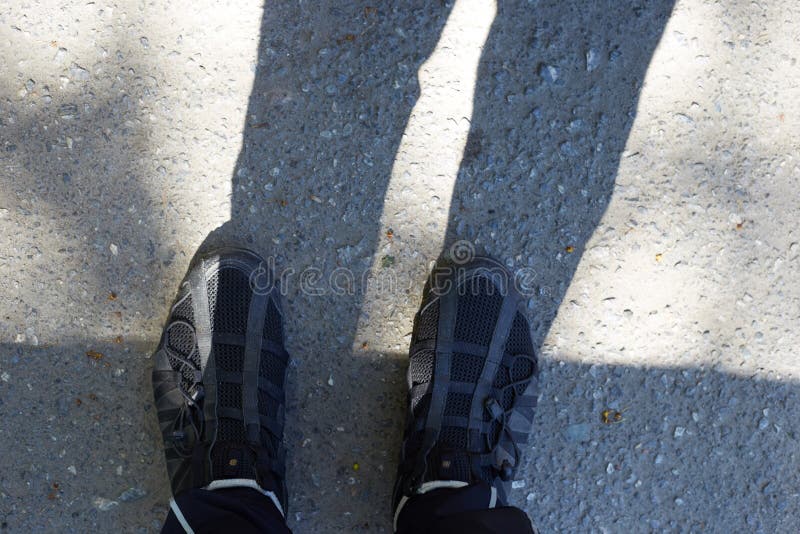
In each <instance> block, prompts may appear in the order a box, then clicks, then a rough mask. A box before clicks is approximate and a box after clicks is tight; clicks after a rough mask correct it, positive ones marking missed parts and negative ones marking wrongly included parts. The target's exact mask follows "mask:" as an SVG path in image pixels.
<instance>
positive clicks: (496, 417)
mask: <svg viewBox="0 0 800 534" xmlns="http://www.w3.org/2000/svg"><path fill="white" fill-rule="evenodd" d="M519 358H523V359H526V360H528V361H529V362H530V363H531V369H536V360H535V359H534V358H533V357H532V356H529V355H527V354H517V355H514V357H513V358H512V360H511V365H510V366H509V368H508V370H509V371H508V372H509V374H510V373H511V370H512V369H513V368H514V364H515V363H516V362H517V360H518V359H519ZM532 373H533V371H532V372H531V374H530V375H528V376H526V377H524V378H520V379H518V380H515V381H512V382H510V383H508V384H506V385H505V386H503V387H502V388H500V392H501V395H500V396H501V398H502V397H504V396H505V392H506V390H508V389H509V388H511V392H512V395H513V397H512V399H511V405H510V406H509V408H508V410H503V407H502V406H501V405H500V403H499V402H498V401H497V399H495V398H494V397H487V398H486V400H485V401H484V404H483V405H484V407H485V408H486V410H487V411H488V412H489V415H490V417H491V419H490V421H497V422H498V423H499V424H500V431H499V432H498V433H497V440H496V441H495V442H494V443H492V437H491V436H490V435H489V433H487V434H486V435H485V443H486V448H487V449H488V451H489V452H488V454H490V455H493V456H494V455H495V451H496V450H497V448H498V447H499V446H500V442H501V441H503V439H502V438H503V435H504V434H505V436H506V437H507V438H508V441H509V442H511V445H512V446H513V447H514V463H513V464H511V463H510V462H509V461H508V460H507V459H504V460H503V461H502V462H501V463H498V462H497V458H496V456H495V464H494V465H493V466H492V467H493V468H494V469H495V470H496V471H497V473H498V475H499V476H500V478H501V479H502V480H504V481H508V480H511V477H512V476H514V468H516V466H517V464H518V463H519V460H520V458H521V453H520V450H519V447H518V446H517V443H516V441H514V436H513V435H512V434H511V429H510V428H509V427H508V419H509V418H510V417H511V414H512V413H513V412H514V406H515V405H516V403H517V398H518V397H519V394H518V393H517V386H521V385H525V386H526V387H527V384H528V382H530V381H531V379H532V378H533V374H532Z"/></svg>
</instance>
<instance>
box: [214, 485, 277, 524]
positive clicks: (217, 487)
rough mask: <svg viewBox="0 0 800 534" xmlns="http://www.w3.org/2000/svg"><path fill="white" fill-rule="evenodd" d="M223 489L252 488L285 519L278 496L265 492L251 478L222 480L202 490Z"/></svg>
mask: <svg viewBox="0 0 800 534" xmlns="http://www.w3.org/2000/svg"><path fill="white" fill-rule="evenodd" d="M225 488H252V489H254V490H256V491H257V492H259V493H263V494H264V495H266V496H267V497H269V500H271V501H272V504H274V505H275V508H277V509H278V511H279V512H280V513H281V515H282V516H283V518H284V519H286V514H285V513H283V506H281V503H280V501H279V500H278V496H277V495H275V493H274V492H272V491H267V490H265V489H264V488H262V487H261V486H259V485H258V482H256V481H255V480H253V479H251V478H222V479H219V480H213V481H211V484H209V485H208V486H206V487H205V488H203V489H207V490H210V491H214V490H218V489H225Z"/></svg>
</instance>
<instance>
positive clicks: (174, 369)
mask: <svg viewBox="0 0 800 534" xmlns="http://www.w3.org/2000/svg"><path fill="white" fill-rule="evenodd" d="M288 360H289V355H288V354H287V353H286V350H285V349H284V346H283V327H282V318H281V310H280V304H279V299H278V291H277V288H276V286H275V283H274V280H273V278H272V273H271V271H269V269H268V267H267V265H266V263H265V262H264V260H262V259H261V258H260V257H259V256H258V255H257V254H255V253H254V252H251V251H249V250H244V249H221V250H217V251H214V252H212V253H210V254H207V255H205V256H203V257H202V258H200V259H199V260H197V261H195V262H194V264H193V265H192V266H191V267H190V268H189V273H188V274H187V275H186V278H185V279H184V281H183V282H182V283H181V286H180V290H179V291H178V296H177V298H176V299H175V304H173V306H172V309H171V311H170V314H169V318H168V319H167V325H166V327H165V328H164V333H163V334H162V336H161V342H160V343H159V346H158V350H157V351H156V353H155V355H154V369H153V391H154V395H155V401H156V408H157V410H158V420H159V424H160V426H161V431H162V434H163V438H164V445H165V453H166V457H167V470H168V472H169V478H170V482H171V485H172V492H173V494H174V495H178V494H180V493H182V492H184V491H186V490H189V489H192V488H202V487H211V488H214V487H226V486H253V487H257V488H260V489H262V490H263V491H265V492H267V494H268V495H269V492H271V493H272V495H271V496H270V497H271V498H272V499H273V501H275V499H276V498H277V500H278V502H276V504H277V505H279V507H280V508H281V512H284V511H285V510H286V501H287V494H286V484H285V482H284V480H285V450H284V448H283V425H284V402H285V399H284V389H283V385H284V379H285V376H286V365H287V362H288Z"/></svg>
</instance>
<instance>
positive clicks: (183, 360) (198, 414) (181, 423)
mask: <svg viewBox="0 0 800 534" xmlns="http://www.w3.org/2000/svg"><path fill="white" fill-rule="evenodd" d="M175 326H182V327H184V328H187V329H188V330H189V331H190V332H191V333H192V351H191V352H190V353H189V354H188V355H187V356H182V355H181V354H179V353H177V352H175V351H174V350H172V349H171V348H170V346H169V343H165V344H164V351H165V352H166V353H167V355H168V356H169V357H170V358H173V359H174V360H176V361H177V362H178V363H179V364H180V366H181V367H182V368H185V369H188V370H190V371H191V384H190V386H189V387H188V388H185V387H184V380H183V377H181V380H178V381H177V382H178V384H177V386H178V391H179V392H180V394H181V395H182V396H183V398H184V400H185V401H186V402H185V403H184V404H183V405H182V406H181V409H180V412H179V413H178V417H176V418H175V421H174V423H173V425H172V441H173V443H174V444H175V450H176V451H177V452H178V454H180V455H181V456H183V457H188V456H190V455H191V453H192V443H193V442H194V441H196V440H199V439H200V437H201V436H202V435H203V429H204V424H205V417H204V415H203V399H204V398H205V389H204V387H203V371H202V369H200V367H199V366H197V365H196V364H195V363H194V362H193V361H192V356H194V355H195V354H196V353H197V351H198V348H197V334H196V332H195V328H194V326H193V325H192V324H191V323H189V322H187V321H181V320H177V321H173V322H172V323H171V324H170V325H169V329H172V328H174V327H175ZM169 329H168V330H167V335H169ZM187 422H188V423H189V425H190V426H191V428H192V432H193V433H194V437H193V439H192V437H190V436H187V434H186V432H185V431H184V428H186V426H187Z"/></svg>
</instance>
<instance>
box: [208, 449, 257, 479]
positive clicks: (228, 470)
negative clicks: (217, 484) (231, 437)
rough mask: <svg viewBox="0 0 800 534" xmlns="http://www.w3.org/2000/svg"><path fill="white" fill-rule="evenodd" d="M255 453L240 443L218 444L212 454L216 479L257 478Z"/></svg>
mask: <svg viewBox="0 0 800 534" xmlns="http://www.w3.org/2000/svg"><path fill="white" fill-rule="evenodd" d="M254 460H255V458H254V455H253V452H252V451H251V450H250V449H249V448H248V447H243V446H242V445H241V444H239V443H225V442H222V443H217V444H215V445H214V449H213V451H212V452H211V465H212V466H213V469H214V471H213V473H214V479H215V480H216V479H220V478H248V479H255V478H256V470H255V465H254V463H255V462H254Z"/></svg>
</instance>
